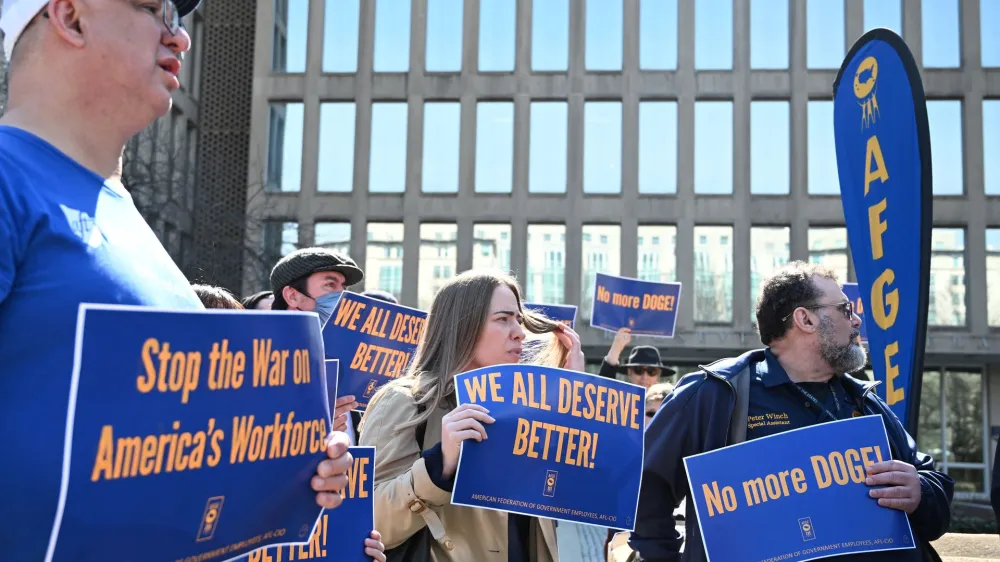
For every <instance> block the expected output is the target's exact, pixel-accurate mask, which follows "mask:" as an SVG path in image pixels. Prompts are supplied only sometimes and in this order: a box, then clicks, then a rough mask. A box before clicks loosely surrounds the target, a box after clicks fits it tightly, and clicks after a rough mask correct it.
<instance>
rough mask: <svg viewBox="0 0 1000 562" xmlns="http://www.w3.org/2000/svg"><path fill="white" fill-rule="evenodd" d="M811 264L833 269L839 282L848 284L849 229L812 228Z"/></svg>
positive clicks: (810, 237)
mask: <svg viewBox="0 0 1000 562" xmlns="http://www.w3.org/2000/svg"><path fill="white" fill-rule="evenodd" d="M809 262H810V263H815V264H819V265H822V266H824V267H826V268H829V269H832V270H833V272H834V273H836V274H837V280H838V281H839V282H841V283H846V282H847V229H846V228H843V227H834V228H810V229H809Z"/></svg>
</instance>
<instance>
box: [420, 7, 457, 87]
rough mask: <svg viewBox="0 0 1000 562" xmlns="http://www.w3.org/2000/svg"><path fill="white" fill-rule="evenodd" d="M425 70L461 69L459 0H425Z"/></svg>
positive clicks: (454, 70)
mask: <svg viewBox="0 0 1000 562" xmlns="http://www.w3.org/2000/svg"><path fill="white" fill-rule="evenodd" d="M426 49H427V51H426V54H425V57H426V65H425V66H426V68H427V72H459V71H461V70H462V0H427V43H426Z"/></svg>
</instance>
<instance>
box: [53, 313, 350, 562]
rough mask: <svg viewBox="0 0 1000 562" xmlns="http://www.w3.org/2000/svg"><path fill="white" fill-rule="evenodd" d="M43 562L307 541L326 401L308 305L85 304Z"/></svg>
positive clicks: (227, 552)
mask: <svg viewBox="0 0 1000 562" xmlns="http://www.w3.org/2000/svg"><path fill="white" fill-rule="evenodd" d="M75 353H76V360H75V364H74V370H73V377H72V383H71V387H70V398H69V412H68V414H67V422H66V450H65V456H64V460H63V480H62V486H61V490H60V497H59V506H58V511H57V517H56V521H55V525H54V527H53V529H52V534H51V540H50V544H49V551H48V555H47V557H46V560H48V561H63V560H73V561H80V560H120V559H122V558H139V559H143V558H149V557H150V556H155V557H157V558H159V559H162V560H193V559H197V560H198V561H208V562H216V561H221V560H228V559H232V558H234V557H237V556H240V555H242V554H245V553H247V552H250V551H252V550H254V549H257V548H260V547H262V546H267V545H272V544H289V543H296V542H305V541H306V540H308V537H309V535H310V533H311V532H312V529H313V528H314V526H315V525H316V524H317V521H318V519H319V515H320V513H321V511H322V510H321V508H320V507H319V506H318V505H317V504H316V494H315V492H313V491H312V488H311V487H310V478H311V477H312V475H313V474H315V471H316V467H317V465H318V464H319V462H320V461H321V460H322V459H323V458H325V456H326V453H325V440H326V437H327V434H328V433H329V421H328V420H329V417H330V413H329V409H328V407H327V399H326V381H325V377H324V373H323V368H324V367H323V342H322V339H321V336H320V325H319V322H318V320H317V316H316V314H314V313H307V312H284V313H280V314H277V313H261V312H238V311H230V310H207V311H197V312H181V311H165V310H154V309H148V308H141V307H125V306H108V305H82V306H81V307H80V314H79V320H78V323H77V340H76V351H75Z"/></svg>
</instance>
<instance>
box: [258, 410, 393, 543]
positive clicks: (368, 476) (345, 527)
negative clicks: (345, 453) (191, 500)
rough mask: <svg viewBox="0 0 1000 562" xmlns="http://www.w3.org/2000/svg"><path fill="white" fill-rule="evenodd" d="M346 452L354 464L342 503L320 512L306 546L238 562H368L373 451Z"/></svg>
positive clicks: (372, 510) (372, 522)
mask: <svg viewBox="0 0 1000 562" xmlns="http://www.w3.org/2000/svg"><path fill="white" fill-rule="evenodd" d="M331 407H332V403H331ZM348 450H349V451H350V452H351V456H352V457H354V464H353V465H352V466H351V467H350V468H348V469H347V488H345V489H344V491H343V492H342V493H341V494H340V497H341V498H343V500H344V501H343V502H342V503H341V504H340V505H339V506H338V507H337V508H336V509H333V510H324V511H323V515H322V517H320V521H319V524H318V525H317V526H316V531H315V532H314V533H313V534H312V536H311V537H309V543H308V544H302V545H285V546H272V547H268V548H262V549H258V550H256V551H254V552H251V553H250V554H249V555H248V556H244V557H242V558H241V561H240V562H285V561H288V560H329V561H330V562H334V561H336V562H371V557H370V556H366V555H365V539H367V538H369V537H370V536H371V532H372V531H373V530H374V529H375V447H351V448H350V449H348Z"/></svg>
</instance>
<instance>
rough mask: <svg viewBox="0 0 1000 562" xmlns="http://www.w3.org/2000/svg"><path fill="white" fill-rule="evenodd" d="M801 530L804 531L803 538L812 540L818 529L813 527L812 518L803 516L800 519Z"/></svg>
mask: <svg viewBox="0 0 1000 562" xmlns="http://www.w3.org/2000/svg"><path fill="white" fill-rule="evenodd" d="M799 530H800V531H802V540H804V541H811V540H814V539H815V538H816V529H814V528H813V522H812V518H810V517H803V518H802V519H799Z"/></svg>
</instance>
